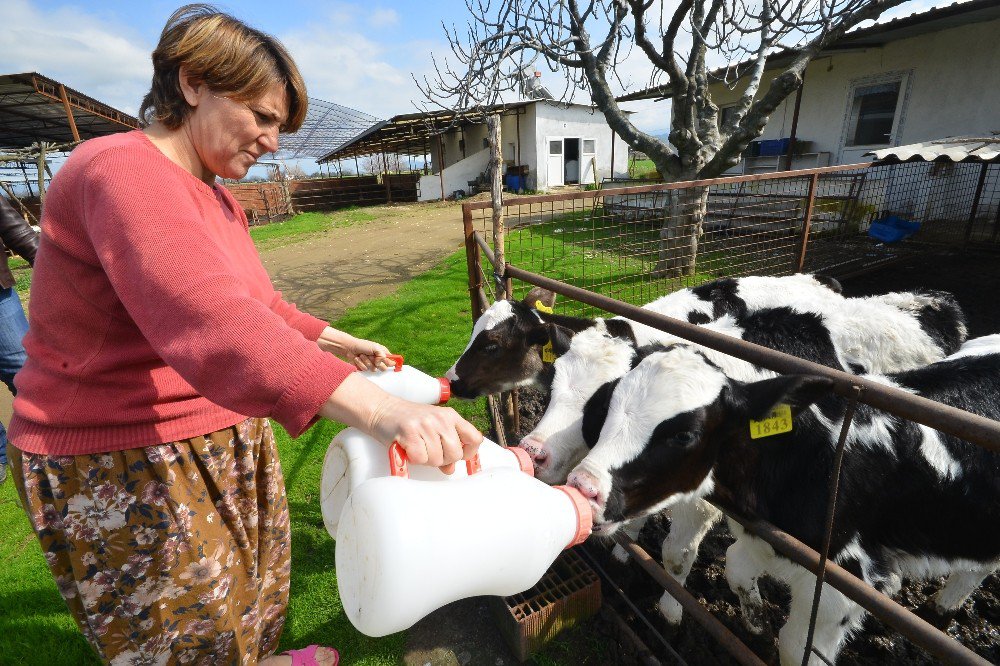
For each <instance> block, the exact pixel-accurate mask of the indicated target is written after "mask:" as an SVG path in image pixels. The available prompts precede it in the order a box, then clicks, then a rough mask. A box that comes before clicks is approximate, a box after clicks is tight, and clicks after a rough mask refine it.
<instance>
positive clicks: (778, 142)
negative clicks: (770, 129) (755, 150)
mask: <svg viewBox="0 0 1000 666" xmlns="http://www.w3.org/2000/svg"><path fill="white" fill-rule="evenodd" d="M789 141H790V139H764V140H762V141H761V142H760V153H759V155H760V156H761V157H772V156H775V155H784V154H785V153H787V152H788V142H789Z"/></svg>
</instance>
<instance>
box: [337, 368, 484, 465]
mask: <svg viewBox="0 0 1000 666" xmlns="http://www.w3.org/2000/svg"><path fill="white" fill-rule="evenodd" d="M319 413H320V416H324V417H326V418H329V419H333V420H335V421H340V422H341V423H346V424H347V425H350V426H354V427H355V428H359V429H361V430H362V431H364V432H366V433H368V434H369V435H371V436H372V437H374V438H375V439H377V440H379V441H380V442H382V443H383V444H385V445H386V446H388V445H390V444H392V443H393V442H399V444H400V446H402V447H403V450H404V451H405V452H406V457H407V458H408V459H409V460H410V462H412V463H414V464H416V465H432V466H434V467H440V468H441V470H442V471H443V472H444V473H445V474H451V473H452V472H453V471H454V470H455V463H456V462H458V461H459V460H463V459H464V460H468V459H470V458H472V457H473V456H474V455H476V453H478V452H479V445H480V444H482V442H483V435H482V433H480V432H479V431H478V430H476V427H475V426H473V425H472V424H471V423H469V422H468V421H466V420H465V419H463V418H462V417H461V416H459V415H458V412H456V411H455V410H454V409H451V408H450V407H435V406H432V405H421V404H418V403H414V402H410V401H408V400H403V399H401V398H397V397H395V396H392V395H389V394H388V393H386V392H385V391H383V390H382V389H380V388H379V387H378V386H376V385H375V384H373V383H371V382H370V381H368V380H366V379H365V378H364V377H361V376H358V375H353V374H352V375H350V376H348V377H347V379H345V380H344V381H343V382H342V383H341V384H340V386H338V387H337V390H336V391H334V392H333V395H331V396H330V398H329V399H328V400H327V401H326V403H324V405H323V407H322V408H321V409H320V412H319Z"/></svg>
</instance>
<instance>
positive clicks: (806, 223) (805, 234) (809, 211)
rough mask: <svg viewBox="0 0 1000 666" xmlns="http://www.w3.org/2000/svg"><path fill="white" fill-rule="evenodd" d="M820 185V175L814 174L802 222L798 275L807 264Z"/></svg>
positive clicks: (810, 180)
mask: <svg viewBox="0 0 1000 666" xmlns="http://www.w3.org/2000/svg"><path fill="white" fill-rule="evenodd" d="M817 183H819V174H818V173H814V174H813V175H812V178H810V179H809V195H808V196H809V198H808V199H807V200H806V215H805V219H803V221H802V246H801V247H800V248H799V260H798V265H797V267H796V271H795V272H797V273H801V272H802V268H803V267H804V266H805V264H806V247H807V246H808V245H809V227H810V226H811V225H812V216H813V204H815V203H816V185H817Z"/></svg>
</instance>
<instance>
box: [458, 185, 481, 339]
mask: <svg viewBox="0 0 1000 666" xmlns="http://www.w3.org/2000/svg"><path fill="white" fill-rule="evenodd" d="M462 228H463V229H464V231H465V263H466V267H467V268H468V271H469V301H470V303H471V305H472V323H475V322H476V320H478V319H479V317H480V315H482V314H483V308H482V305H480V303H479V290H480V289H481V288H482V286H483V283H482V280H480V277H479V276H480V266H481V262H482V257H481V255H480V249H479V244H478V243H477V242H476V239H475V238H474V237H473V235H472V232H473V227H472V210H471V209H470V208H469V204H467V203H465V204H462Z"/></svg>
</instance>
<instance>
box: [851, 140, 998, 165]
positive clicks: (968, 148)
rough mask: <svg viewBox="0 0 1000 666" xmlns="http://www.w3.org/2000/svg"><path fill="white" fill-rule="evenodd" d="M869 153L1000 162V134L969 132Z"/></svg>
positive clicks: (897, 158) (882, 156)
mask: <svg viewBox="0 0 1000 666" xmlns="http://www.w3.org/2000/svg"><path fill="white" fill-rule="evenodd" d="M865 155H874V156H875V159H876V160H880V161H881V160H891V161H893V162H906V161H909V160H921V161H926V162H1000V136H990V137H978V136H965V137H954V138H948V139H936V140H934V141H923V142H921V143H911V144H909V145H908V146H895V147H893V148H883V149H882V150H873V151H871V152H868V153H865Z"/></svg>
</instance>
